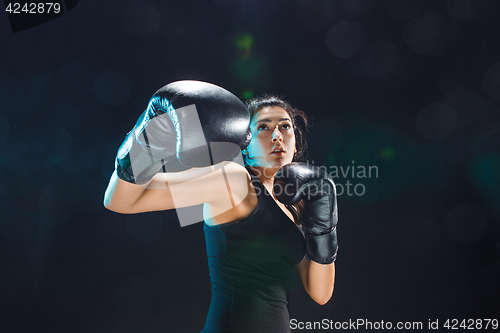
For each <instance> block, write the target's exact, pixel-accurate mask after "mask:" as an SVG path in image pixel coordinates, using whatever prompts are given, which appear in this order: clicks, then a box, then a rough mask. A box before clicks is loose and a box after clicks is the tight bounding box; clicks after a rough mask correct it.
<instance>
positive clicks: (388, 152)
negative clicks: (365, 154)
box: [380, 146, 394, 160]
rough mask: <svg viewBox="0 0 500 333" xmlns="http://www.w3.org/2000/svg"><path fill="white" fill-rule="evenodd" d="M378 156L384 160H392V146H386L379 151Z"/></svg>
mask: <svg viewBox="0 0 500 333" xmlns="http://www.w3.org/2000/svg"><path fill="white" fill-rule="evenodd" d="M380 156H382V158H383V159H384V160H392V159H393V158H394V148H393V147H392V146H387V147H385V148H384V149H382V151H381V152H380Z"/></svg>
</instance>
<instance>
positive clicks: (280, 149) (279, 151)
mask: <svg viewBox="0 0 500 333" xmlns="http://www.w3.org/2000/svg"><path fill="white" fill-rule="evenodd" d="M284 153H285V150H284V149H282V148H276V149H274V150H273V151H272V152H271V155H283V154H284Z"/></svg>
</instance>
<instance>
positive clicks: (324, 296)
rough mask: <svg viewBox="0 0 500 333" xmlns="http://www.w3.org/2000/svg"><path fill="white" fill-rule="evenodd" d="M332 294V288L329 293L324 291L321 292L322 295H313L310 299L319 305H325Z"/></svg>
mask: <svg viewBox="0 0 500 333" xmlns="http://www.w3.org/2000/svg"><path fill="white" fill-rule="evenodd" d="M332 294H333V290H332V292H331V293H325V294H322V295H317V296H315V297H313V298H312V299H313V300H314V301H315V302H316V303H318V304H319V305H325V304H326V303H328V301H329V300H330V299H331V298H332Z"/></svg>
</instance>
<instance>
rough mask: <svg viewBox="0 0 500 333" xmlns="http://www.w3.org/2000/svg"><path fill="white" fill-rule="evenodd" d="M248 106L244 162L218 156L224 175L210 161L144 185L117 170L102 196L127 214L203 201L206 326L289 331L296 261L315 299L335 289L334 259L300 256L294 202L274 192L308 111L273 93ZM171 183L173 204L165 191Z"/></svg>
mask: <svg viewBox="0 0 500 333" xmlns="http://www.w3.org/2000/svg"><path fill="white" fill-rule="evenodd" d="M248 108H249V111H250V115H251V120H250V130H251V133H252V139H251V141H250V143H249V144H248V146H247V147H246V148H245V149H244V150H243V151H242V152H243V154H244V160H245V165H246V166H245V167H243V166H241V165H239V164H237V163H233V162H223V163H221V164H222V166H223V169H224V173H225V177H226V180H227V181H226V183H221V182H220V181H219V180H220V174H219V173H217V172H215V170H216V168H214V167H213V166H210V167H202V168H193V169H190V170H187V171H183V172H178V173H174V174H172V173H169V174H166V177H165V174H157V175H155V176H154V177H153V179H151V180H150V181H149V182H148V183H146V184H145V185H144V186H137V185H136V184H131V183H128V182H126V181H123V180H122V179H120V178H118V177H117V175H116V172H115V173H114V174H113V176H112V178H111V181H110V184H109V186H108V189H107V191H106V196H105V206H106V207H107V208H108V209H110V210H113V211H115V212H119V213H127V214H131V213H139V212H146V211H156V210H165V209H173V208H176V207H181V206H182V207H186V206H191V205H196V204H200V203H203V204H204V219H205V222H204V230H205V236H206V242H207V253H208V260H209V267H210V275H211V282H212V302H211V305H210V309H209V313H208V316H207V321H206V325H205V328H204V330H203V332H204V333H209V332H259V333H260V332H273V333H277V332H290V323H289V315H288V295H289V289H290V283H291V274H292V270H293V267H294V266H295V267H296V269H297V271H298V273H299V276H300V278H301V281H302V284H303V285H304V288H305V290H306V291H307V293H308V294H309V295H310V296H311V298H312V299H313V300H314V301H316V302H317V303H319V304H325V303H326V302H328V300H329V299H330V297H331V295H332V292H333V286H334V279H335V267H334V263H333V260H334V259H333V260H330V261H329V263H328V264H324V263H323V264H322V263H318V262H315V261H312V260H308V259H306V258H305V257H304V253H305V243H304V236H303V233H302V230H301V228H300V226H299V225H298V224H299V218H298V216H297V213H296V209H295V208H294V207H292V206H285V205H284V204H282V203H281V202H279V201H278V200H276V197H275V196H274V195H273V194H272V193H273V183H274V179H275V176H276V174H277V173H278V171H279V170H280V169H281V168H282V167H283V166H285V165H287V164H289V163H290V162H292V161H296V160H300V158H301V157H302V156H304V153H305V142H306V141H305V131H306V128H305V127H306V126H307V119H306V117H305V115H304V113H303V112H302V111H299V110H296V109H294V108H293V107H291V105H290V104H288V103H287V102H285V101H283V100H281V99H279V98H277V97H273V96H265V97H263V98H256V99H253V100H251V101H249V102H248ZM301 125H303V126H302V127H301ZM219 167H220V165H219ZM242 180H243V181H242ZM228 183H229V184H231V188H230V191H229V192H230V196H231V202H232V205H231V206H229V207H228V205H227V204H226V203H227V198H226V197H227V194H228V186H227V184H228ZM165 184H167V186H166V189H165V186H164V185H165ZM234 184H237V185H236V186H234ZM174 186H175V204H174V199H173V196H172V192H171V191H169V188H173V187H174ZM160 188H163V189H160ZM193 193H196V196H193V195H192V194H193Z"/></svg>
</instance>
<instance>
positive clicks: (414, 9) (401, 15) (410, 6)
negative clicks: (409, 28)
mask: <svg viewBox="0 0 500 333" xmlns="http://www.w3.org/2000/svg"><path fill="white" fill-rule="evenodd" d="M384 4H385V7H386V8H387V10H389V13H390V14H391V16H392V17H393V18H396V19H401V20H408V19H410V18H412V17H413V16H415V15H417V14H418V13H419V12H420V11H421V10H422V8H423V7H424V5H425V0H404V1H401V0H385V2H384Z"/></svg>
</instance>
